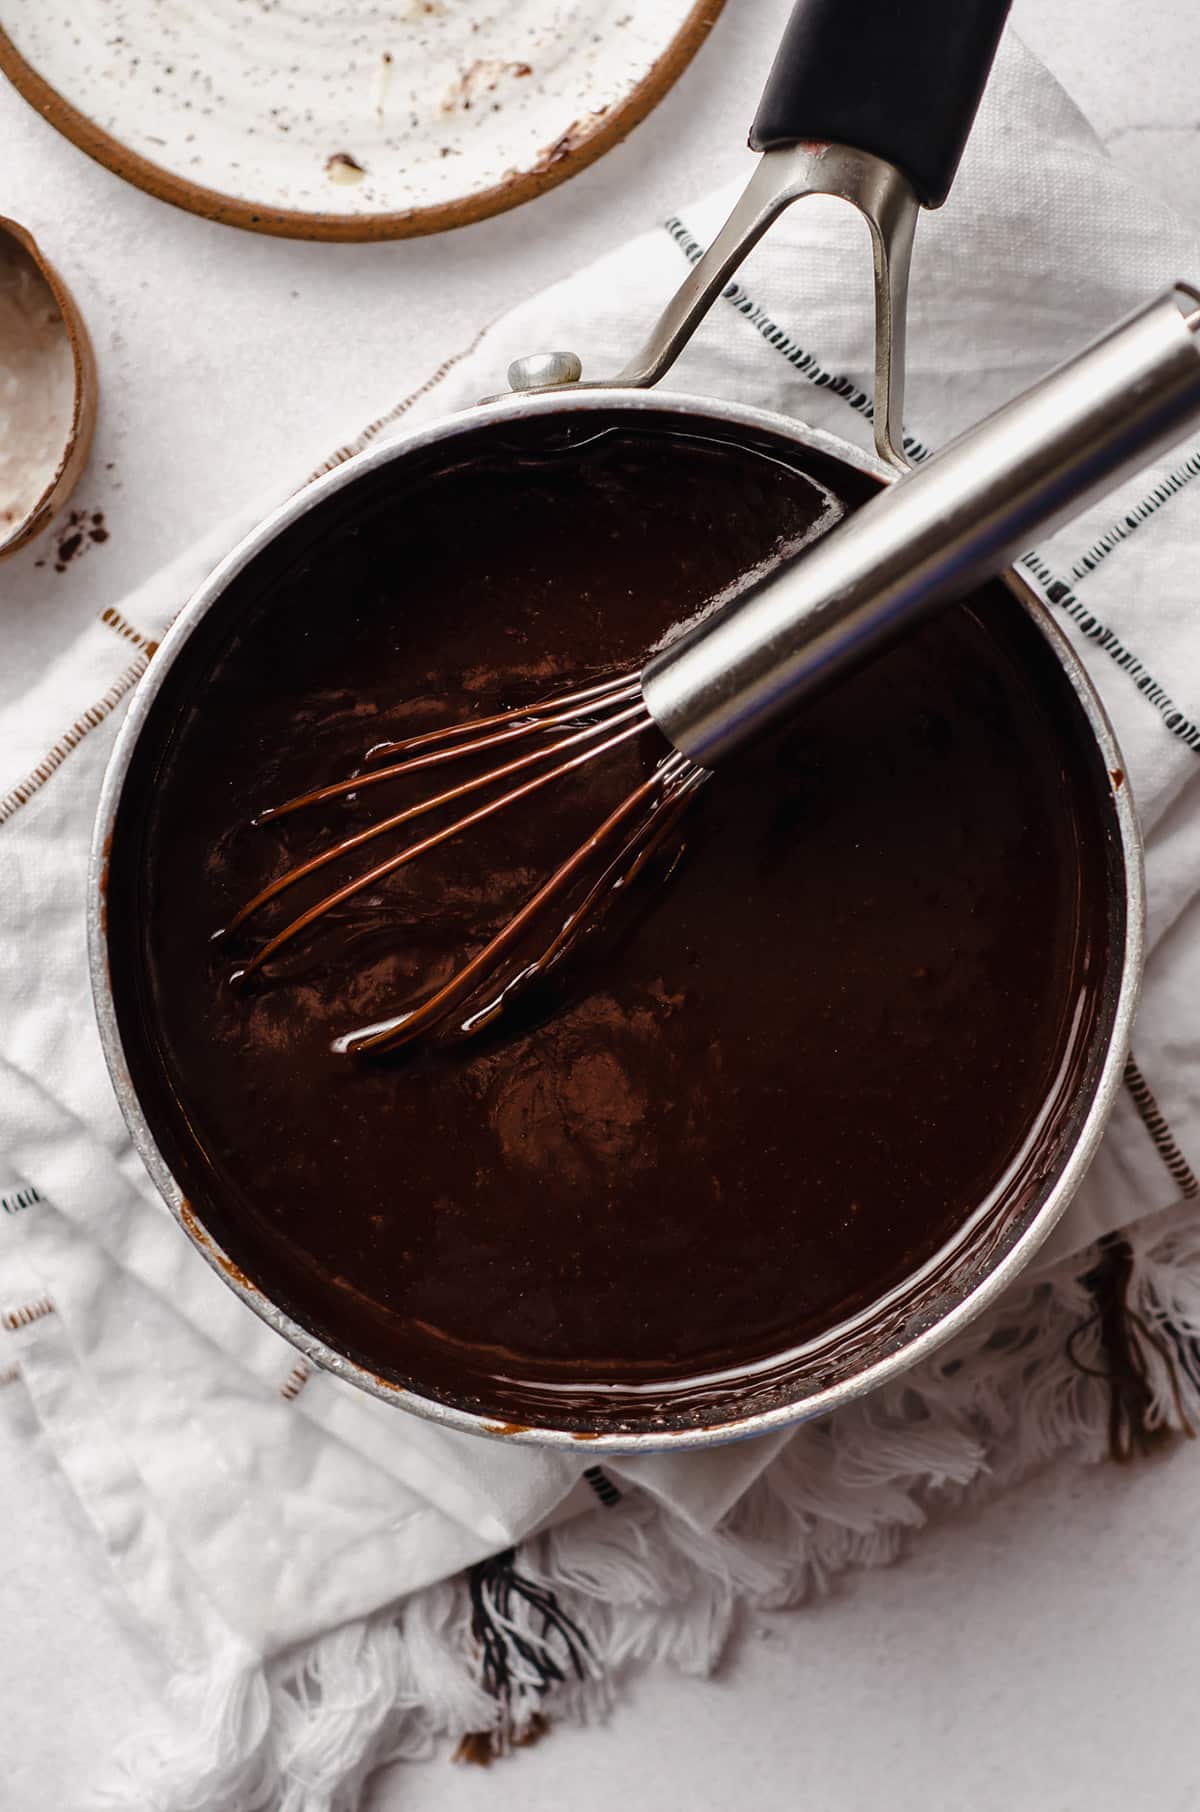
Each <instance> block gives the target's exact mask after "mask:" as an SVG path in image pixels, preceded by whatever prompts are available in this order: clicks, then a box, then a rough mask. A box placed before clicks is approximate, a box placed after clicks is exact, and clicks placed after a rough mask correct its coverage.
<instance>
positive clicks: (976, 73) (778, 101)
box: [750, 0, 1010, 208]
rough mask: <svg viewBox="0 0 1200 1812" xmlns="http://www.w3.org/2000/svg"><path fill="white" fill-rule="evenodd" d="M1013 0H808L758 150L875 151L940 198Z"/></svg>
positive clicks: (794, 27) (763, 113) (787, 38)
mask: <svg viewBox="0 0 1200 1812" xmlns="http://www.w3.org/2000/svg"><path fill="white" fill-rule="evenodd" d="M1009 4H1010V0H797V5H796V7H795V10H794V11H793V13H792V16H791V19H790V20H789V22H788V27H787V30H786V32H785V33H784V37H783V43H782V44H781V45H780V47H779V54H778V56H777V57H776V58H775V63H774V66H773V68H772V70H771V73H770V75H769V77H768V78H767V86H766V88H765V90H764V92H763V97H762V100H761V102H760V103H759V108H758V113H757V114H756V116H755V120H754V125H753V126H752V127H751V129H750V143H751V145H752V146H753V147H754V149H755V150H756V151H770V150H773V149H775V148H776V147H777V146H781V145H794V144H796V143H797V142H798V141H799V140H801V139H817V140H827V141H829V142H831V143H835V144H841V145H851V146H853V147H854V149H855V150H858V151H873V152H874V153H875V155H876V156H877V157H883V158H886V159H887V161H888V162H889V163H892V164H895V165H896V166H897V168H899V169H900V170H902V171H903V172H904V174H905V175H906V176H907V177H908V180H909V181H910V182H911V183H912V185H913V188H914V189H915V190H916V192H917V197H918V199H919V200H920V201H921V202H923V203H924V205H925V206H926V207H927V208H937V207H940V206H941V204H942V203H943V202H944V201H945V199H946V197H947V195H948V194H949V193H950V184H951V183H952V182H953V181H954V173H955V171H956V170H957V169H958V160H959V158H960V157H961V156H962V154H963V147H964V146H965V145H966V142H967V135H968V134H969V132H970V130H971V122H972V121H973V120H974V118H975V109H976V108H977V107H978V105H979V98H980V96H981V95H982V93H983V90H984V85H985V83H986V82H987V78H988V71H989V70H990V69H991V67H992V58H993V57H994V56H995V54H996V46H997V44H998V43H999V41H1000V33H1001V32H1002V31H1003V29H1004V21H1005V19H1006V18H1007V16H1008V9H1009Z"/></svg>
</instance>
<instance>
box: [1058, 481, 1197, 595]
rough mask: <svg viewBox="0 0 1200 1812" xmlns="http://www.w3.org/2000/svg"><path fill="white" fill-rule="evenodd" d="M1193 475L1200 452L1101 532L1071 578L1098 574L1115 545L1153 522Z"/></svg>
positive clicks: (1079, 560)
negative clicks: (1157, 513) (1144, 525)
mask: <svg viewBox="0 0 1200 1812" xmlns="http://www.w3.org/2000/svg"><path fill="white" fill-rule="evenodd" d="M1193 478H1200V451H1198V452H1196V453H1192V454H1191V455H1189V457H1188V458H1187V459H1185V460H1184V462H1183V464H1182V465H1179V466H1176V467H1175V470H1174V471H1173V472H1168V473H1167V476H1166V477H1165V478H1164V479H1163V480H1162V482H1161V483H1160V484H1156V485H1155V487H1154V489H1153V490H1152V491H1151V493H1150V495H1149V496H1148V497H1143V499H1142V501H1141V502H1140V503H1135V504H1134V506H1133V508H1132V509H1131V510H1129V511H1127V512H1126V514H1125V515H1124V516H1122V518H1121V520H1120V521H1119V522H1114V523H1113V525H1112V527H1111V528H1110V529H1108V530H1107V531H1106V532H1105V533H1104V534H1103V535H1101V537H1100V539H1099V541H1097V542H1095V543H1094V544H1093V545H1092V546H1091V547H1089V549H1088V551H1087V553H1086V554H1081V555H1080V556H1079V558H1078V560H1076V562H1075V564H1074V566H1073V567H1072V568H1071V573H1070V576H1071V578H1072V579H1082V578H1084V577H1085V575H1086V574H1088V573H1094V572H1095V570H1096V568H1097V567H1098V566H1099V564H1100V562H1101V561H1102V560H1107V558H1108V556H1109V555H1110V554H1111V553H1112V551H1113V549H1114V548H1115V547H1120V545H1121V543H1122V541H1128V539H1129V537H1130V535H1132V534H1133V533H1134V531H1135V530H1136V529H1140V528H1141V526H1142V524H1143V523H1144V522H1149V520H1150V518H1151V516H1153V515H1154V514H1155V513H1156V511H1158V510H1161V509H1162V506H1163V504H1164V503H1170V501H1171V499H1172V497H1178V495H1179V493H1180V491H1182V490H1183V488H1184V486H1185V485H1188V484H1190V483H1191V482H1192V479H1193Z"/></svg>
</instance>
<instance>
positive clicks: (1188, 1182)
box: [1125, 1057, 1200, 1196]
mask: <svg viewBox="0 0 1200 1812" xmlns="http://www.w3.org/2000/svg"><path fill="white" fill-rule="evenodd" d="M1125 1087H1126V1088H1127V1089H1128V1090H1129V1093H1130V1096H1131V1097H1132V1100H1133V1105H1134V1106H1135V1107H1136V1108H1137V1110H1138V1114H1139V1116H1140V1118H1141V1122H1142V1125H1143V1126H1144V1127H1145V1128H1146V1131H1147V1132H1148V1133H1149V1134H1150V1137H1151V1139H1153V1141H1154V1148H1155V1150H1156V1151H1157V1152H1158V1155H1159V1157H1160V1158H1161V1159H1162V1161H1163V1163H1164V1164H1165V1165H1166V1167H1167V1169H1168V1171H1169V1172H1170V1173H1171V1176H1172V1178H1173V1180H1174V1181H1175V1182H1176V1183H1177V1184H1178V1185H1179V1193H1180V1194H1181V1195H1183V1196H1194V1195H1200V1181H1198V1180H1197V1178H1196V1174H1195V1172H1194V1171H1193V1169H1192V1167H1191V1165H1190V1164H1189V1163H1188V1161H1187V1159H1186V1158H1185V1157H1184V1155H1183V1153H1182V1152H1181V1151H1180V1149H1179V1147H1178V1145H1177V1144H1176V1143H1175V1138H1174V1135H1173V1134H1172V1132H1171V1128H1170V1127H1169V1126H1168V1125H1167V1122H1166V1120H1165V1119H1164V1117H1163V1113H1162V1109H1161V1108H1160V1107H1159V1105H1158V1102H1157V1101H1156V1100H1155V1099H1154V1095H1153V1093H1152V1092H1151V1090H1150V1087H1149V1085H1148V1083H1147V1081H1146V1078H1145V1077H1144V1076H1143V1075H1142V1072H1141V1070H1139V1068H1138V1066H1137V1064H1136V1063H1135V1062H1134V1060H1133V1058H1132V1057H1131V1058H1130V1059H1129V1061H1128V1063H1127V1064H1126V1065H1125Z"/></svg>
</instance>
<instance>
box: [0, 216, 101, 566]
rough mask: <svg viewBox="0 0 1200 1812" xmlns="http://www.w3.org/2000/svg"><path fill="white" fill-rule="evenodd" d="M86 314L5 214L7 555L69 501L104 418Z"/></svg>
mask: <svg viewBox="0 0 1200 1812" xmlns="http://www.w3.org/2000/svg"><path fill="white" fill-rule="evenodd" d="M96 403H97V383H96V361H95V358H94V356H93V353H92V343H91V341H90V340H89V338H88V333H87V328H86V327H85V326H84V324H83V317H82V315H81V314H80V312H79V309H78V307H77V305H76V303H75V300H74V297H73V296H72V295H71V293H70V291H69V290H68V289H67V287H66V285H65V284H64V283H63V281H62V278H61V277H60V276H59V275H58V272H57V271H56V270H55V269H54V267H53V265H51V264H49V263H48V262H47V261H46V259H45V258H44V257H43V256H42V254H41V252H40V250H39V249H38V245H37V241H36V240H35V239H34V238H33V235H32V234H31V233H29V232H28V231H27V230H26V229H25V228H24V227H23V226H18V225H17V223H16V221H15V220H6V219H4V218H3V217H2V216H0V559H3V558H4V557H5V555H7V554H13V553H15V552H16V551H17V549H18V548H19V547H24V545H25V543H26V542H27V541H31V540H32V539H33V537H34V536H35V535H38V534H40V533H41V531H42V530H43V529H44V528H45V527H46V526H47V524H48V523H49V522H50V520H51V518H52V517H53V516H54V515H55V514H56V513H57V512H58V511H59V510H60V509H61V508H62V506H63V504H64V503H66V501H67V499H68V497H69V496H70V495H71V492H72V491H73V490H74V488H75V484H76V481H77V480H78V478H79V475H80V473H81V472H82V470H83V467H84V465H85V463H86V461H87V456H88V453H89V451H90V449H91V444H92V431H93V429H94V427H95V425H96Z"/></svg>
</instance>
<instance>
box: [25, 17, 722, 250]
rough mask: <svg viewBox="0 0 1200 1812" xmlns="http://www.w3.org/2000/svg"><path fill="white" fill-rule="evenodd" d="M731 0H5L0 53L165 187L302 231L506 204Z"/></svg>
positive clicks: (470, 213) (96, 139) (556, 177)
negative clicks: (380, 0) (385, 0)
mask: <svg viewBox="0 0 1200 1812" xmlns="http://www.w3.org/2000/svg"><path fill="white" fill-rule="evenodd" d="M722 4H723V0H393V4H391V5H385V4H379V3H378V0H3V4H2V5H0V20H2V22H3V23H2V28H0V69H3V71H4V72H5V74H7V75H8V76H9V77H10V78H11V80H12V81H13V82H14V83H15V84H16V86H17V88H19V89H20V91H21V93H22V94H23V95H24V96H25V98H26V99H27V100H28V101H30V102H31V103H32V104H33V106H35V107H36V108H37V109H38V111H39V112H40V113H43V114H44V115H45V116H46V118H47V119H48V120H49V121H50V122H51V124H52V125H54V126H56V127H57V128H58V129H59V131H61V132H64V133H66V135H67V137H68V138H71V139H73V140H74V141H75V143H76V144H77V145H79V146H81V148H82V149H83V150H85V151H87V152H89V153H90V154H91V156H93V157H96V158H98V159H99V160H100V162H101V163H104V164H107V165H108V166H109V168H110V169H112V170H115V171H116V172H117V174H118V175H120V176H125V177H128V178H129V180H130V181H131V182H135V183H138V184H139V185H140V186H141V187H142V188H143V189H148V190H149V191H150V193H151V194H152V195H158V196H161V197H162V198H163V200H165V201H172V202H175V203H176V204H177V205H178V206H180V207H184V208H190V209H192V210H193V211H194V212H195V213H197V214H204V215H207V216H208V217H209V218H210V219H213V220H224V221H229V222H231V223H233V224H234V225H237V226H244V227H251V228H253V229H255V230H256V231H258V232H260V233H280V234H284V235H288V236H291V237H297V238H305V239H390V238H402V237H404V236H406V235H408V234H414V233H432V232H437V231H440V230H441V229H442V228H443V227H451V226H461V225H463V224H465V223H466V222H467V221H471V220H480V219H482V218H483V217H484V216H485V215H487V214H496V213H499V212H500V211H501V210H502V209H504V208H510V207H514V206H515V205H516V204H517V203H518V202H520V201H525V200H528V198H529V197H530V196H532V195H537V194H539V193H540V192H541V191H542V190H543V189H548V188H550V187H552V186H553V184H555V183H557V182H561V181H562V180H563V178H564V177H567V176H570V175H573V174H574V172H575V171H576V170H579V169H582V168H583V166H584V165H585V164H589V163H591V162H592V160H593V159H594V158H597V157H599V156H600V155H601V153H602V152H604V151H606V150H607V149H608V148H609V146H610V145H613V144H615V143H616V142H617V140H618V139H620V138H622V137H623V136H624V134H625V133H626V132H628V131H629V130H630V128H631V127H632V126H634V125H636V123H637V122H638V120H640V119H642V118H643V117H644V116H645V115H646V114H647V113H648V112H649V111H650V109H651V108H652V107H653V106H654V105H655V103H656V102H657V101H658V100H659V99H660V98H661V97H662V95H663V94H665V93H666V91H667V89H668V88H669V87H670V86H671V84H672V82H674V80H675V79H676V77H677V76H678V75H679V74H680V72H681V71H682V70H683V69H684V68H685V67H686V65H687V63H688V61H689V60H690V58H691V57H692V55H693V54H694V52H695V51H696V49H697V47H698V46H699V45H700V43H701V42H702V40H703V39H704V36H705V34H706V33H707V31H708V29H709V27H710V25H711V24H712V22H713V20H714V19H715V17H716V15H717V13H718V12H719V11H720V9H721V6H722Z"/></svg>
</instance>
